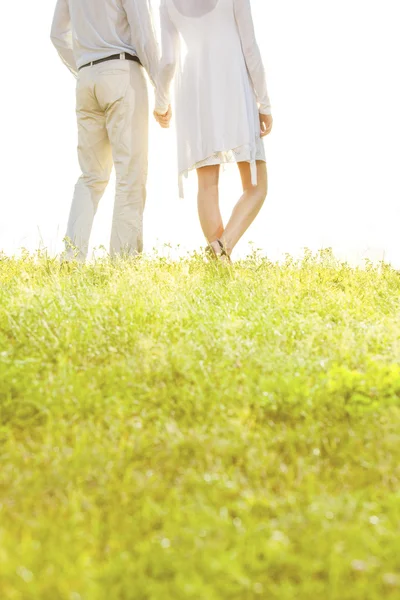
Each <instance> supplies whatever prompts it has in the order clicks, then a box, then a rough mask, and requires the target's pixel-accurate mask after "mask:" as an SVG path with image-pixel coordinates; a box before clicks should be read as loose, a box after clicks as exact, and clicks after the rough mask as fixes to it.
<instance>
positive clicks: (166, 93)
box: [156, 0, 180, 114]
mask: <svg viewBox="0 0 400 600" xmlns="http://www.w3.org/2000/svg"><path fill="white" fill-rule="evenodd" d="M160 25H161V40H162V58H161V65H160V72H159V77H158V85H157V93H156V112H158V113H160V114H165V113H166V112H167V110H168V107H169V105H170V104H171V96H170V88H171V83H172V80H173V78H174V75H175V70H176V65H177V63H178V58H179V52H180V38H179V32H178V31H177V29H176V27H175V25H174V24H173V23H172V21H171V18H170V16H169V12H168V7H167V5H166V2H165V0H161V5H160Z"/></svg>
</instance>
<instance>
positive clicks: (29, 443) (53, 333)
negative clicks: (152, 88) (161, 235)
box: [0, 252, 400, 600]
mask: <svg viewBox="0 0 400 600" xmlns="http://www.w3.org/2000/svg"><path fill="white" fill-rule="evenodd" d="M0 286H1V288H0V381H1V383H0V599H1V600H181V599H182V600H183V599H193V600H253V599H254V600H256V599H258V598H261V599H265V600H278V599H279V600H292V599H293V600H294V599H296V600H320V599H324V600H382V599H386V598H387V599H393V600H395V599H399V598H400V443H399V442H400V366H399V365H400V310H399V308H400V275H399V273H397V272H395V271H394V270H391V269H390V268H389V267H387V266H382V265H381V266H379V267H376V268H375V267H372V266H371V265H369V266H368V265H367V268H366V269H362V270H361V269H360V270H356V269H352V268H350V267H349V266H347V265H343V264H340V263H337V262H336V261H335V260H334V258H333V257H332V256H331V254H330V253H329V252H324V253H321V254H320V255H318V256H314V257H312V256H310V255H309V254H306V255H305V257H304V259H303V260H302V261H301V262H294V261H292V260H290V259H288V260H287V262H286V263H285V264H282V265H275V264H271V263H269V262H268V261H266V260H261V259H258V258H257V257H253V258H251V259H248V260H246V261H244V262H242V263H237V264H235V266H234V267H233V268H232V269H226V268H220V269H218V268H217V267H216V266H214V265H209V264H205V263H204V262H203V260H202V259H200V258H199V257H197V258H196V257H192V258H188V259H187V260H182V261H180V262H169V261H168V260H166V259H162V258H159V259H152V260H150V259H146V258H143V259H140V260H136V261H134V260H132V261H130V262H121V263H111V262H109V261H106V260H104V261H99V262H97V263H95V264H92V265H88V266H78V265H76V266H74V265H72V266H71V267H69V268H65V267H64V268H62V267H60V266H59V265H58V264H57V262H55V261H52V260H50V259H47V258H46V257H45V256H42V257H39V258H30V257H28V256H25V257H22V258H21V259H18V260H17V259H8V258H6V257H4V256H3V257H1V260H0Z"/></svg>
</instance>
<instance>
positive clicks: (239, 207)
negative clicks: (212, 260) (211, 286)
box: [222, 161, 268, 254]
mask: <svg viewBox="0 0 400 600" xmlns="http://www.w3.org/2000/svg"><path fill="white" fill-rule="evenodd" d="M238 167H239V171H240V176H241V178H242V185H243V196H242V197H241V198H240V200H239V202H238V203H237V204H236V206H235V208H234V209H233V212H232V216H231V218H230V220H229V223H228V224H227V226H226V228H225V231H224V233H223V236H222V240H223V242H224V245H225V248H226V251H227V253H228V254H231V252H232V250H233V249H234V247H235V246H236V244H237V243H238V241H239V240H240V239H241V237H242V236H243V234H244V233H245V232H246V231H247V229H248V228H249V227H250V225H251V224H252V223H253V221H254V219H255V218H256V216H257V215H258V213H259V212H260V210H261V208H262V205H263V204H264V200H265V198H266V197H267V193H268V176H267V165H266V164H265V162H264V161H257V185H252V183H251V170H250V163H248V162H240V163H238Z"/></svg>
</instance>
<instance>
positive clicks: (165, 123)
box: [154, 105, 172, 129]
mask: <svg viewBox="0 0 400 600" xmlns="http://www.w3.org/2000/svg"><path fill="white" fill-rule="evenodd" d="M154 117H155V119H156V121H157V123H159V125H161V127H162V128H163V129H168V127H169V124H170V122H171V117H172V108H171V105H170V106H169V107H168V110H167V112H166V113H165V114H164V115H161V114H160V113H158V112H157V111H154Z"/></svg>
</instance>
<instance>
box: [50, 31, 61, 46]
mask: <svg viewBox="0 0 400 600" xmlns="http://www.w3.org/2000/svg"><path fill="white" fill-rule="evenodd" d="M50 41H51V43H52V44H53V46H54V47H55V48H58V47H59V45H60V37H59V35H57V32H56V31H55V29H54V28H52V30H51V32H50Z"/></svg>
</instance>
